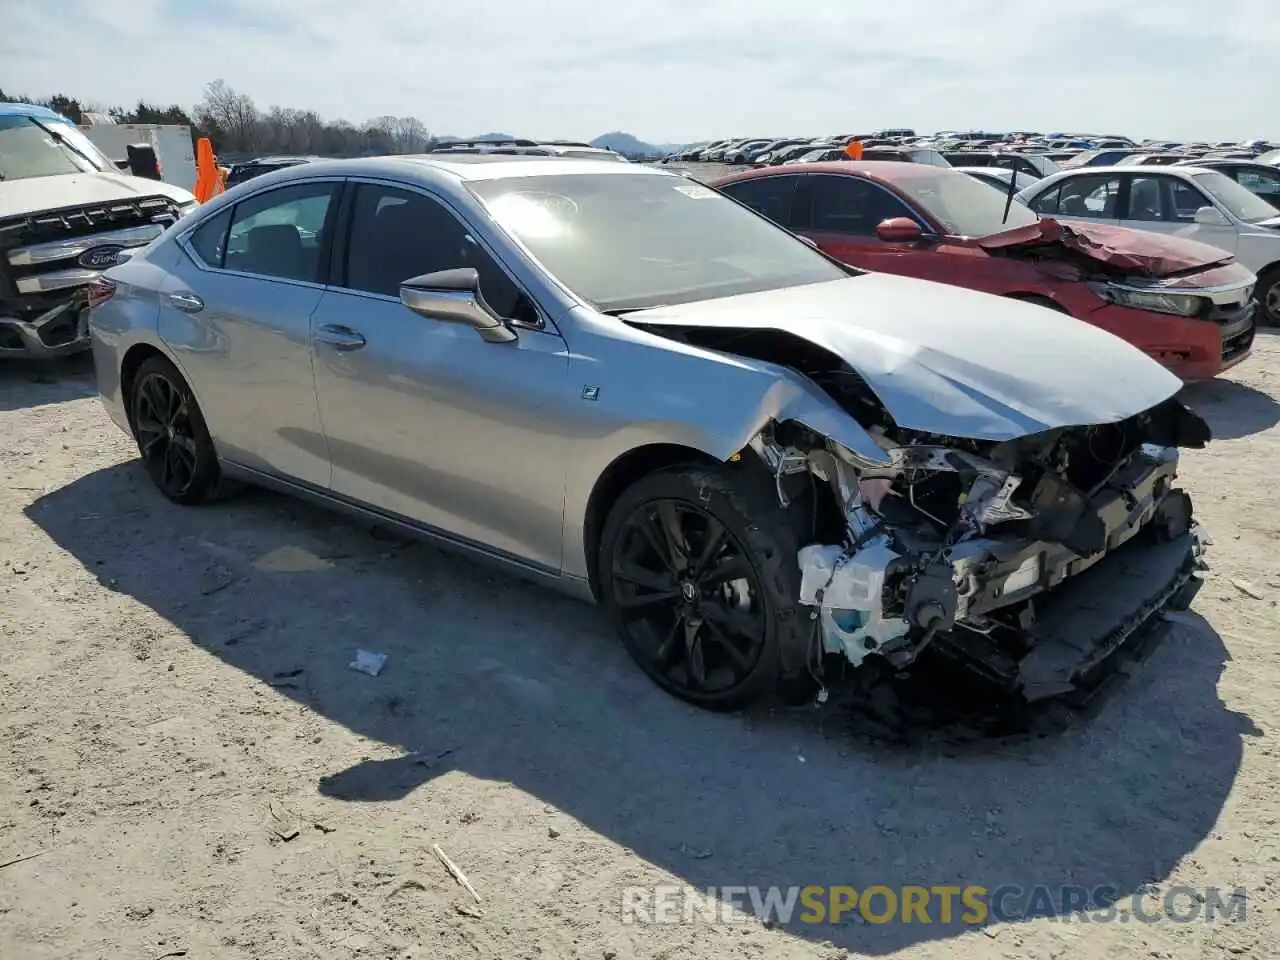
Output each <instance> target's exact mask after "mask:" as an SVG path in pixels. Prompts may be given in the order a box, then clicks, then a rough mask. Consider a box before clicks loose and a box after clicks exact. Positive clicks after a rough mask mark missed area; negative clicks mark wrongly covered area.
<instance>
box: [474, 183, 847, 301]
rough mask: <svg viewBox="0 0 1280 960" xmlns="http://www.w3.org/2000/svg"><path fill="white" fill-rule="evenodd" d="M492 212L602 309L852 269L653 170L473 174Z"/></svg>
mask: <svg viewBox="0 0 1280 960" xmlns="http://www.w3.org/2000/svg"><path fill="white" fill-rule="evenodd" d="M468 187H469V188H470V189H471V191H472V192H473V193H474V194H475V195H476V197H477V198H478V199H479V200H480V202H481V203H483V204H484V206H485V209H486V210H487V211H488V213H489V215H490V216H491V217H492V218H493V219H494V221H495V222H496V223H497V224H498V225H499V226H500V227H501V228H502V229H503V230H505V231H506V232H507V233H508V234H510V235H511V236H512V237H513V238H515V239H516V240H518V241H519V242H520V243H522V244H523V245H524V246H525V247H526V248H527V249H528V251H529V252H530V253H531V254H532V255H533V257H534V258H535V259H537V260H538V261H539V262H540V263H541V264H542V266H543V267H544V269H546V270H547V272H548V273H550V274H551V275H552V276H554V277H556V278H557V279H558V280H559V281H560V282H561V283H562V284H564V286H566V287H568V288H569V289H570V290H572V291H573V292H574V293H575V294H577V295H578V296H579V297H581V298H582V299H583V300H585V301H587V302H588V303H590V304H592V305H593V306H595V307H596V308H597V309H599V310H602V311H609V312H619V313H620V312H625V311H627V310H638V309H643V308H644V307H651V306H658V305H669V304H679V303H690V302H693V301H695V300H707V299H712V298H714V297H726V296H732V295H734V294H742V293H752V292H756V291H763V290H776V289H780V288H783V287H793V286H799V285H801V284H809V283H819V282H822V281H826V280H836V279H840V278H842V277H848V276H849V275H850V273H851V271H849V270H846V269H844V268H841V267H840V266H838V265H837V264H835V263H833V262H831V261H830V260H828V259H827V258H826V257H824V256H823V255H822V254H820V253H818V252H817V251H816V250H814V249H812V248H811V247H809V246H808V245H807V244H805V243H803V242H802V241H801V240H799V239H798V238H796V237H795V236H793V235H792V234H789V233H787V232H786V231H785V230H782V229H780V228H779V227H777V226H776V225H774V224H772V223H770V222H769V221H767V220H765V219H763V218H761V217H759V216H757V215H756V214H755V213H753V212H752V211H750V210H747V209H745V208H744V207H743V206H742V205H740V204H738V203H736V202H734V201H733V200H731V199H729V198H728V197H725V196H721V195H720V194H719V193H718V192H716V191H715V190H712V189H710V188H709V187H705V186H703V185H702V184H700V183H696V182H694V181H692V180H689V179H686V178H684V177H678V176H671V175H665V174H656V173H639V172H637V173H632V172H630V171H626V172H618V173H589V174H546V175H541V176H525V177H503V178H495V179H491V180H476V181H472V182H471V183H469V184H468Z"/></svg>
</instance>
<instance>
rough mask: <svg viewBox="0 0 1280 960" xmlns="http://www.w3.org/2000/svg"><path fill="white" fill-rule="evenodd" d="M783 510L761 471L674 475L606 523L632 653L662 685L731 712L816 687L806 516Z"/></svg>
mask: <svg viewBox="0 0 1280 960" xmlns="http://www.w3.org/2000/svg"><path fill="white" fill-rule="evenodd" d="M795 507H796V505H795V504H793V505H792V508H791V509H784V508H782V507H781V506H780V505H779V503H778V498H777V491H776V486H775V484H774V482H773V478H772V477H771V476H770V475H768V474H767V473H766V472H765V471H764V470H763V468H762V467H761V466H760V465H759V464H755V465H753V466H750V467H749V466H747V464H746V463H743V464H733V465H720V464H716V465H707V466H702V465H698V466H683V467H671V468H667V469H664V470H659V471H657V472H655V473H652V474H649V475H647V476H645V477H642V478H641V479H639V480H638V481H636V482H635V483H634V484H633V485H632V486H631V487H630V488H628V489H627V490H626V491H625V492H624V493H623V494H622V496H621V497H619V499H618V501H617V502H616V503H615V504H614V506H613V509H612V510H611V511H610V513H609V516H608V517H607V519H606V521H605V524H604V530H603V533H602V536H601V539H600V549H599V554H598V565H597V571H596V577H597V582H598V589H599V593H600V599H601V601H602V603H603V605H604V607H605V609H606V610H607V611H608V612H609V614H610V615H611V617H612V619H613V621H614V623H615V625H616V627H617V629H618V632H619V635H620V637H621V639H622V643H623V646H625V647H626V649H627V652H628V653H629V654H630V655H631V657H632V659H633V660H635V662H636V663H637V664H638V665H639V666H640V668H641V669H642V670H644V672H645V673H646V674H648V675H649V677H650V678H651V679H652V680H654V682H656V683H657V684H658V685H659V686H660V687H662V688H663V689H664V690H666V691H667V692H668V693H671V694H673V695H675V696H677V697H680V698H681V699H683V700H687V701H688V702H690V703H694V704H696V705H698V706H701V707H707V708H709V709H716V710H732V709H737V708H738V707H742V706H746V705H747V704H748V703H751V702H752V701H755V700H757V699H760V698H761V697H762V696H766V695H775V696H779V697H783V698H785V697H786V696H787V695H788V691H789V690H790V688H791V686H792V680H793V679H794V678H796V677H799V676H803V677H804V678H805V679H804V683H802V684H801V685H800V686H801V687H803V686H804V684H805V683H807V682H808V681H809V673H808V664H809V661H808V657H809V655H810V653H811V652H812V638H813V629H812V624H811V622H810V621H809V619H808V617H807V616H806V615H805V613H804V612H802V611H801V608H800V607H799V604H798V601H797V599H796V598H797V596H798V592H799V579H800V577H799V574H800V569H799V565H798V564H797V563H796V553H797V551H798V549H799V546H800V542H801V541H800V536H801V534H800V533H799V532H798V531H797V525H798V524H800V522H801V521H805V522H807V520H808V518H809V516H810V515H809V513H808V512H807V510H806V509H805V507H807V504H806V505H804V507H802V508H801V509H799V510H797V509H795Z"/></svg>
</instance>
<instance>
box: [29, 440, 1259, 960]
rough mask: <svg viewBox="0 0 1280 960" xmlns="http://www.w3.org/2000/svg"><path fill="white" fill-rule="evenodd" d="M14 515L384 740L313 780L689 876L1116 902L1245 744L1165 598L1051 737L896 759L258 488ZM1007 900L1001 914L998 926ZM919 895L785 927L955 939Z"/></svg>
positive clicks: (97, 476)
mask: <svg viewBox="0 0 1280 960" xmlns="http://www.w3.org/2000/svg"><path fill="white" fill-rule="evenodd" d="M27 513H28V516H29V517H30V519H31V520H32V521H33V522H35V523H36V524H37V525H38V526H40V527H41V528H42V529H43V530H44V531H45V532H46V533H47V534H48V535H49V536H50V537H51V538H52V539H53V540H54V541H55V542H56V543H57V544H58V545H60V546H61V547H62V548H64V549H66V550H67V551H69V552H70V553H71V554H72V555H73V556H75V557H76V558H78V560H79V561H80V562H81V563H82V564H84V566H85V567H86V568H87V569H88V570H90V571H92V572H93V573H94V574H96V575H97V577H98V578H99V579H100V581H101V582H103V583H104V584H106V585H108V586H109V587H110V588H111V589H113V590H116V591H119V592H122V593H124V594H127V595H130V596H132V597H134V598H136V599H137V600H138V601H139V602H141V603H143V604H146V605H147V606H148V607H151V608H152V609H154V610H155V611H156V612H157V613H159V614H160V615H161V616H163V617H164V618H166V619H167V620H168V621H170V622H171V623H173V624H174V625H175V626H176V627H177V628H178V629H180V630H181V631H183V632H184V633H185V634H186V635H187V636H188V637H189V638H190V639H191V641H192V642H193V643H195V644H197V645H199V646H200V647H202V648H203V649H205V650H207V651H208V652H210V653H211V654H213V655H214V656H216V657H218V658H220V659H221V660H223V661H225V662H226V663H228V664H230V665H232V666H234V667H236V668H237V669H239V670H241V671H243V672H244V673H245V674H246V675H247V676H248V678H250V679H251V680H252V681H255V682H257V683H263V684H269V685H271V686H273V687H274V688H276V689H277V690H279V691H280V692H281V693H282V694H285V695H287V696H289V697H292V698H294V699H295V700H296V701H297V702H299V703H300V704H302V705H304V706H306V707H307V708H309V709H311V710H314V711H317V712H318V713H319V714H321V715H323V716H324V717H326V718H328V719H329V720H331V721H333V722H336V723H339V724H342V725H343V726H345V727H347V728H349V729H350V730H352V731H355V732H357V733H358V734H360V735H362V736H365V737H369V738H373V739H376V740H378V741H382V742H383V743H386V744H388V745H391V746H393V747H395V748H400V749H402V750H404V751H405V755H404V756H402V757H400V758H397V759H390V760H380V761H379V760H367V761H364V762H361V763H359V764H357V765H355V766H352V767H349V768H347V769H333V770H331V771H330V772H329V773H328V774H326V775H325V776H324V777H323V778H321V780H320V782H318V783H317V784H316V789H317V790H319V791H321V792H322V793H324V794H325V795H328V796H330V797H336V798H340V799H342V800H344V801H348V802H352V803H361V802H364V803H373V802H389V801H395V800H397V799H399V798H403V797H405V796H406V795H408V794H409V793H410V792H411V791H413V790H415V789H416V788H418V787H420V786H421V785H423V784H424V783H426V782H427V781H428V780H430V779H432V778H434V777H437V776H439V775H441V774H442V773H443V772H445V771H451V770H456V771H462V772H465V773H467V774H470V775H471V776H475V777H480V778H485V779H487V780H491V781H499V782H507V783H510V784H513V785H514V786H515V787H517V788H518V789H520V790H522V791H525V792H527V793H529V794H531V795H533V796H536V797H538V798H540V799H541V800H542V801H543V802H545V803H548V804H552V805H554V806H555V807H557V808H559V809H560V810H561V811H563V812H564V813H565V814H567V815H568V816H571V817H573V818H575V819H577V820H578V821H580V822H581V823H582V824H583V825H585V826H586V827H587V828H589V829H590V830H592V831H594V832H596V833H597V834H599V835H601V836H603V837H607V838H609V839H610V840H612V841H613V842H615V843H617V844H620V845H622V846H624V847H626V848H629V849H630V850H632V851H634V852H635V854H636V855H637V856H639V857H641V858H643V859H645V860H647V861H649V862H651V863H653V864H655V865H657V866H658V867H660V868H661V869H663V870H665V871H668V872H669V873H670V874H672V875H674V877H676V878H677V880H678V882H680V883H683V884H688V885H689V886H691V887H693V888H695V889H699V890H704V889H706V888H709V887H715V888H723V887H725V886H732V885H741V886H758V887H769V886H781V887H790V886H793V885H810V884H817V885H824V886H834V885H851V886H853V887H855V888H857V889H859V890H862V889H866V888H868V887H870V886H873V885H886V886H889V887H897V886H900V885H902V884H920V885H924V886H926V887H930V886H934V885H957V886H965V885H970V884H973V885H981V886H984V887H986V888H988V890H994V889H996V888H1000V887H1003V886H1007V885H1013V886H1016V887H1019V888H1022V889H1023V890H1027V891H1029V890H1030V889H1031V888H1032V887H1034V886H1036V885H1046V886H1048V887H1050V888H1053V889H1055V890H1057V889H1059V888H1060V887H1061V886H1062V885H1080V886H1083V887H1085V888H1088V889H1093V888H1097V887H1103V886H1107V887H1112V888H1114V890H1115V891H1116V894H1117V896H1119V897H1125V896H1128V895H1129V894H1132V893H1134V892H1135V891H1141V890H1142V889H1144V885H1147V884H1149V883H1159V882H1160V881H1161V880H1163V879H1164V878H1166V877H1167V876H1168V875H1169V874H1170V873H1171V871H1172V870H1173V869H1174V867H1175V865H1176V864H1177V863H1178V862H1179V860H1180V859H1181V858H1183V857H1185V856H1186V855H1187V854H1188V853H1190V852H1191V851H1193V850H1194V849H1195V848H1196V846H1197V845H1198V844H1199V843H1201V842H1202V841H1203V840H1204V839H1205V837H1206V836H1207V835H1208V833H1209V832H1210V830H1211V829H1212V828H1213V826H1214V824H1215V822H1216V821H1217V819H1218V817H1219V815H1220V812H1221V811H1222V809H1223V805H1224V803H1225V801H1226V799H1227V796H1228V793H1229V791H1230V790H1231V787H1232V783H1233V781H1234V779H1235V776H1236V772H1237V770H1238V768H1239V765H1240V762H1241V755H1242V749H1243V745H1242V739H1243V737H1246V736H1251V735H1256V734H1257V732H1258V731H1257V730H1256V728H1255V727H1254V726H1253V724H1252V723H1251V721H1249V720H1248V718H1247V717H1245V716H1243V715H1241V714H1238V713H1234V712H1232V711H1230V710H1228V709H1227V708H1226V706H1225V705H1224V704H1223V703H1222V701H1221V700H1220V698H1219V696H1218V692H1217V683H1218V679H1219V675H1220V673H1221V671H1222V670H1223V667H1224V663H1225V662H1226V660H1227V659H1228V654H1227V651H1226V649H1225V647H1224V644H1223V641H1222V640H1221V638H1220V637H1219V636H1218V635H1217V634H1216V633H1215V632H1214V631H1213V629H1211V628H1210V627H1209V626H1208V624H1207V623H1205V622H1204V621H1203V620H1201V619H1200V618H1198V617H1196V616H1194V615H1191V614H1188V615H1185V616H1183V617H1181V618H1180V621H1181V622H1180V623H1179V625H1178V626H1177V628H1176V630H1175V632H1174V633H1173V635H1172V636H1171V637H1170V638H1169V639H1168V640H1167V641H1166V642H1165V643H1164V644H1163V645H1161V646H1160V647H1159V648H1158V649H1157V650H1156V652H1155V653H1154V654H1153V655H1152V657H1151V658H1150V659H1149V660H1148V661H1147V662H1146V663H1145V664H1144V665H1143V668H1142V669H1141V670H1140V671H1139V672H1138V673H1137V675H1135V676H1134V677H1133V678H1131V679H1130V681H1129V682H1128V683H1126V684H1124V685H1122V686H1121V687H1120V689H1119V691H1118V693H1117V695H1116V696H1114V697H1112V698H1111V699H1110V700H1109V702H1108V703H1107V704H1106V706H1105V708H1104V709H1103V711H1102V712H1101V713H1100V714H1099V715H1098V716H1097V717H1095V718H1094V719H1093V720H1092V721H1090V722H1089V723H1087V724H1085V725H1083V726H1081V727H1079V728H1076V729H1073V730H1071V731H1069V732H1068V733H1066V734H1063V735H1061V736H1057V737H1053V738H1049V739H1045V740H1039V741H1033V742H1029V743H1023V744H1018V745H1012V746H1009V745H1005V746H1000V747H995V746H987V747H978V748H967V749H963V750H959V751H956V750H951V749H944V748H941V747H935V748H930V747H924V748H915V749H911V750H894V749H890V748H887V747H875V746H867V745H866V743H865V742H861V741H859V740H858V738H856V737H855V736H853V735H852V734H851V732H850V727H849V723H848V720H847V718H845V717H842V716H840V715H838V714H833V713H831V712H828V711H823V710H818V709H813V710H802V711H797V712H795V713H785V714H778V715H767V714H759V715H748V716H722V715H716V714H711V713H706V712H701V711H698V710H696V709H693V708H691V707H687V706H685V705H684V704H682V703H680V702H678V701H675V700H673V699H671V698H670V697H668V696H666V695H665V694H663V693H661V692H660V691H659V690H657V689H656V688H655V687H653V686H652V685H651V684H650V682H649V681H648V680H647V679H646V678H645V677H644V676H643V675H642V674H641V673H640V672H639V670H638V669H636V668H635V667H634V666H633V665H632V664H631V663H630V661H629V660H628V659H627V658H626V656H625V654H624V653H623V652H622V650H621V648H620V646H619V645H618V643H617V642H616V640H615V639H614V638H613V637H612V636H611V634H610V631H609V630H608V629H607V628H606V627H605V626H604V624H603V623H602V620H601V618H600V616H599V614H598V612H597V611H596V610H594V609H593V608H592V607H590V606H588V605H585V604H582V603H579V602H576V601H573V600H569V599H565V598H562V597H560V596H558V595H556V594H554V593H551V592H549V591H546V590H544V589H540V588H538V587H536V586H534V585H528V584H524V583H522V582H520V581H517V580H514V579H510V578H508V577H507V576H506V575H505V574H501V573H495V572H490V571H489V570H487V569H486V568H484V567H481V566H478V565H474V564H472V563H470V562H467V561H459V560H458V559H457V558H455V557H451V556H449V555H446V554H444V553H441V552H438V551H437V550H435V549H434V548H432V547H429V546H426V545H421V544H416V543H409V542H406V541H401V540H398V539H396V538H394V537H392V536H390V535H375V531H371V530H369V529H367V528H362V527H359V526H355V525H351V524H349V523H347V522H346V521H345V520H343V519H341V518H337V517H335V516H334V515H331V514H329V513H327V512H324V511H322V510H320V509H317V508H313V507H310V506H308V505H305V504H301V503H298V502H294V501H290V500H287V499H284V498H282V497H279V496H276V495H274V494H268V493H263V492H250V493H248V494H246V495H245V496H244V497H242V498H241V499H239V500H237V501H234V502H231V503H226V504H221V505H218V506H214V507H208V508H200V509H183V508H179V507H175V506H173V505H171V504H169V503H168V502H166V501H164V500H162V499H161V498H160V496H159V495H158V494H157V493H156V492H155V491H154V490H153V489H152V487H151V485H150V483H149V481H148V480H147V478H146V476H145V474H144V473H143V471H142V469H141V468H140V466H139V465H138V464H137V463H136V462H135V463H128V464H122V465H118V466H115V467H111V468H108V469H104V470H100V471H98V472H95V473H92V474H89V475H87V476H84V477H82V478H80V479H78V480H76V481H75V482H73V483H71V484H69V485H67V486H65V487H63V488H61V489H59V490H56V491H54V492H51V493H49V494H47V495H45V496H44V497H41V498H40V499H39V500H38V501H36V502H35V503H33V504H32V505H31V506H30V507H29V508H28V511H27ZM358 647H361V648H365V649H369V650H374V651H380V652H384V653H387V654H388V655H389V661H388V663H387V666H386V668H385V670H384V671H383V672H382V674H381V675H380V676H378V677H377V678H371V677H364V676H360V675H358V674H355V673H353V672H352V671H351V670H350V669H348V662H349V661H350V660H351V659H352V655H353V652H354V651H355V649H356V648H358ZM281 678H289V679H288V680H287V682H282V680H281ZM619 896H620V897H621V894H619ZM619 903H620V901H619ZM1053 903H1054V904H1055V906H1054V907H1053V908H1052V909H1057V906H1056V905H1058V904H1060V901H1059V899H1058V896H1057V894H1055V895H1054V898H1053ZM1025 906H1026V898H1025V895H1022V896H1013V897H1011V898H1010V899H1008V900H1006V901H1005V902H1004V907H1005V909H1006V910H1008V911H1009V913H1010V914H1011V915H1016V914H1017V913H1019V911H1021V910H1022V909H1024V908H1025ZM601 908H602V909H604V910H614V909H620V907H615V906H614V905H613V904H609V905H603V904H602V905H601ZM933 909H934V912H932V913H931V914H930V919H931V920H932V921H933V922H932V923H930V924H924V923H920V922H915V923H906V924H903V923H898V922H893V923H884V924H866V923H861V922H857V918H856V917H855V916H852V915H848V916H845V917H844V918H843V922H842V923H840V924H838V925H832V924H830V923H819V924H815V925H805V924H803V923H800V922H797V921H794V920H793V922H792V923H790V924H787V925H786V927H785V929H786V931H787V932H788V933H789V934H791V935H794V936H796V937H801V938H806V939H808V940H812V941H828V940H829V941H832V942H834V943H835V944H837V945H839V946H842V947H844V948H846V949H851V950H855V951H858V952H861V953H866V954H875V955H882V954H887V953H890V952H894V951H897V950H900V949H902V948H904V947H906V946H908V945H911V944H913V943H918V942H926V941H935V940H945V939H948V938H951V937H954V936H957V935H959V934H960V933H962V932H963V931H964V929H967V928H965V927H964V926H963V925H962V924H961V923H960V922H959V920H958V919H957V918H958V916H959V913H960V911H959V908H957V910H956V914H955V915H954V916H953V918H952V922H951V923H949V924H947V923H942V922H940V920H941V918H940V917H939V915H938V913H937V910H936V907H935V908H933Z"/></svg>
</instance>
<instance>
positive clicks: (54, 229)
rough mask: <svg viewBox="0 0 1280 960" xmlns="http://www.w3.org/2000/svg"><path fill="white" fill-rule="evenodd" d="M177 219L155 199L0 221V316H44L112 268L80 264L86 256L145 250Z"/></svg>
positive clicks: (170, 206) (170, 204) (167, 204)
mask: <svg viewBox="0 0 1280 960" xmlns="http://www.w3.org/2000/svg"><path fill="white" fill-rule="evenodd" d="M177 219H178V205H177V204H176V203H175V202H174V201H173V200H171V199H169V198H168V197H162V196H155V197H139V198H137V199H129V200H116V201H111V202H110V203H100V204H85V205H82V206H75V207H64V208H62V209H58V210H44V211H40V212H38V213H32V214H27V215H24V216H19V217H10V218H8V219H6V220H0V316H10V317H18V318H19V319H23V320H33V319H35V318H37V317H40V316H43V315H44V314H46V313H47V312H48V311H49V310H51V309H53V308H54V307H57V306H58V305H60V304H63V303H66V302H67V301H68V300H69V299H71V298H72V297H73V296H74V295H75V293H76V291H77V290H78V289H80V288H82V287H83V286H84V285H85V284H87V283H89V282H90V281H92V280H94V279H95V278H96V277H97V276H98V275H99V274H101V273H102V271H103V270H105V269H107V267H109V266H110V265H111V264H110V263H109V262H105V260H103V259H97V260H95V259H94V258H93V257H91V256H89V258H88V259H87V260H83V259H82V258H85V257H86V256H88V254H89V251H92V250H94V249H95V248H97V247H107V248H112V247H116V248H120V249H129V248H133V247H140V246H144V245H146V244H147V243H150V242H151V241H152V240H154V239H155V238H156V237H158V236H159V235H160V234H161V233H162V232H164V230H165V228H166V227H168V226H169V225H170V224H172V223H174V222H175V221H176V220H177ZM106 260H109V257H107V258H106Z"/></svg>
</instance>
